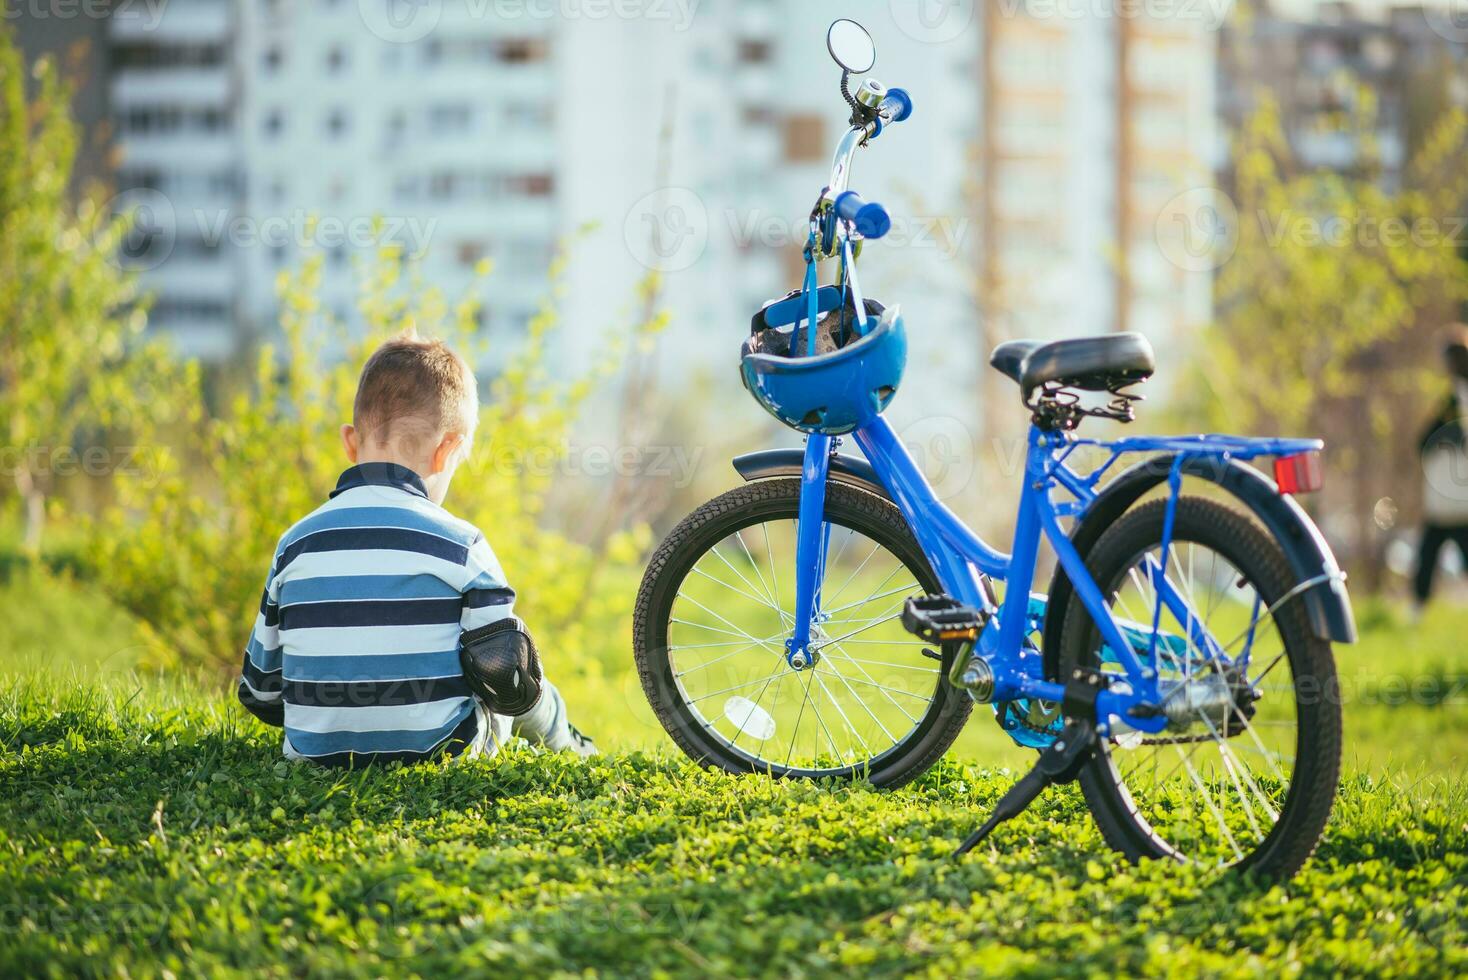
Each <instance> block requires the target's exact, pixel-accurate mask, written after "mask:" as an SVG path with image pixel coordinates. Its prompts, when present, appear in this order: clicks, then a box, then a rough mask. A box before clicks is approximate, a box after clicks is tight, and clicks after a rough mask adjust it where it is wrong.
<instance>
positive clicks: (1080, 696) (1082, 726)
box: [953, 669, 1106, 857]
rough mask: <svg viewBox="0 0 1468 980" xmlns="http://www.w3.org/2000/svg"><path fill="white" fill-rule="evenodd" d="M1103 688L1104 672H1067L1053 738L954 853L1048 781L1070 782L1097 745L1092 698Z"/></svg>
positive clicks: (1021, 808)
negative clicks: (1061, 722)
mask: <svg viewBox="0 0 1468 980" xmlns="http://www.w3.org/2000/svg"><path fill="white" fill-rule="evenodd" d="M1105 689H1106V675H1105V674H1102V673H1100V672H1098V671H1094V670H1086V669H1078V670H1076V671H1075V672H1074V673H1072V674H1071V678H1070V680H1069V681H1068V682H1067V683H1066V685H1065V697H1064V699H1063V700H1062V702H1061V712H1062V714H1063V716H1064V718H1065V727H1064V728H1062V729H1061V731H1060V734H1059V735H1057V736H1056V737H1055V741H1054V742H1052V743H1050V745H1049V746H1048V747H1047V748H1045V749H1042V750H1041V751H1040V758H1039V759H1038V760H1037V761H1036V762H1035V767H1034V768H1033V769H1031V770H1030V771H1029V772H1028V773H1026V774H1025V776H1024V777H1023V778H1022V779H1020V781H1019V782H1017V783H1015V784H1014V785H1013V786H1011V787H1010V788H1009V790H1008V792H1006V793H1005V794H1004V795H1003V796H1001V797H1000V798H999V802H998V803H996V804H995V805H994V812H993V813H992V814H990V815H989V819H988V820H986V821H984V825H983V826H982V827H980V828H979V829H978V830H976V831H974V832H973V834H971V835H970V836H969V838H968V839H967V840H965V841H964V842H963V843H962V844H960V845H959V846H958V850H956V851H954V852H953V856H954V857H958V856H959V855H961V854H967V853H968V852H969V851H971V850H973V848H974V847H975V846H976V845H978V844H979V842H980V841H982V840H983V839H984V838H986V837H988V836H989V835H990V834H991V833H993V831H994V828H995V827H998V826H999V825H1000V824H1001V823H1003V822H1004V821H1006V820H1010V819H1012V818H1014V817H1017V816H1019V815H1020V814H1021V813H1024V812H1025V810H1026V809H1028V808H1029V805H1030V804H1031V803H1033V802H1035V800H1036V799H1037V798H1038V797H1039V795H1040V794H1041V793H1043V792H1044V791H1045V790H1046V789H1047V788H1048V787H1050V786H1051V785H1053V784H1055V783H1068V782H1071V781H1072V780H1074V779H1075V778H1076V777H1077V776H1079V775H1080V772H1081V767H1082V766H1084V765H1085V764H1086V763H1087V762H1089V761H1091V759H1092V758H1093V757H1094V756H1095V754H1096V750H1097V747H1098V746H1099V734H1098V732H1097V729H1096V699H1097V698H1098V697H1099V696H1100V695H1101V692H1102V691H1103V690H1105Z"/></svg>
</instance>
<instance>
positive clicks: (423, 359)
mask: <svg viewBox="0 0 1468 980" xmlns="http://www.w3.org/2000/svg"><path fill="white" fill-rule="evenodd" d="M478 414H479V386H478V384H477V383H476V382H475V380H474V372H473V371H472V370H470V368H469V365H468V364H467V363H466V362H465V361H464V359H463V358H462V357H460V356H459V355H458V354H455V353H454V352H453V351H452V350H450V349H449V346H448V345H447V344H445V343H444V342H443V341H441V340H436V339H424V338H421V337H419V336H418V335H417V334H416V333H415V332H413V331H411V330H409V331H406V332H404V333H402V334H399V335H398V336H396V337H394V338H392V339H391V340H389V341H387V342H385V343H384V344H383V345H382V346H381V347H379V348H377V350H375V351H373V352H372V356H371V357H369V358H367V363H366V364H365V365H363V367H362V376H361V378H360V379H359V380H358V381H357V397H356V400H355V401H354V402H353V403H352V425H353V426H355V427H356V429H357V432H358V434H359V435H360V437H361V438H363V439H370V440H372V441H374V442H377V443H379V444H387V443H388V442H389V440H401V439H404V438H407V439H418V438H427V437H431V436H433V435H436V434H440V433H445V432H458V433H462V434H463V435H465V436H470V435H473V433H474V423H475V422H476V421H477V419H478Z"/></svg>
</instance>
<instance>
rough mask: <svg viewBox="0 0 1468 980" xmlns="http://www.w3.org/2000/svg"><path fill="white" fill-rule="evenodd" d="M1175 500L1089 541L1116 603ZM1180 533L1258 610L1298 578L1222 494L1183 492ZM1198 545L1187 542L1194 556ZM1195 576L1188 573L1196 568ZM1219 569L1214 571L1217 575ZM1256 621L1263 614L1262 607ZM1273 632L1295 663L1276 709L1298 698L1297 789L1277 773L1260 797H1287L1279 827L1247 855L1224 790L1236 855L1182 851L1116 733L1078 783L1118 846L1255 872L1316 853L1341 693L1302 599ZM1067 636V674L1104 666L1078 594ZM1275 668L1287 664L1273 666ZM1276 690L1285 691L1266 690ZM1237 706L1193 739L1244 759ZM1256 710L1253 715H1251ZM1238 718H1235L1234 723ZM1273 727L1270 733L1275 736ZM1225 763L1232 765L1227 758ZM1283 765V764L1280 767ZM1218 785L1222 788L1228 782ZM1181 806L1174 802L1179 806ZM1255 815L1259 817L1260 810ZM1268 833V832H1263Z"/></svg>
mask: <svg viewBox="0 0 1468 980" xmlns="http://www.w3.org/2000/svg"><path fill="white" fill-rule="evenodd" d="M1166 503H1167V502H1166V500H1154V501H1152V502H1150V503H1147V504H1143V505H1141V506H1139V507H1137V508H1135V509H1133V510H1132V511H1130V512H1128V513H1127V514H1125V515H1124V516H1123V517H1122V518H1121V519H1119V520H1118V521H1117V522H1116V523H1115V524H1113V525H1112V526H1111V527H1110V528H1108V529H1107V530H1106V531H1105V533H1103V534H1102V536H1101V537H1100V538H1099V539H1098V540H1097V542H1096V544H1095V546H1094V547H1093V548H1092V549H1091V551H1090V553H1089V555H1088V556H1087V561H1086V564H1087V567H1088V568H1089V569H1090V572H1091V576H1092V578H1093V579H1094V580H1095V582H1096V583H1097V585H1099V586H1100V587H1101V589H1102V594H1103V595H1105V596H1106V597H1107V600H1108V602H1110V603H1117V602H1121V601H1123V600H1120V599H1118V591H1119V589H1124V588H1126V583H1125V579H1126V578H1127V574H1128V572H1127V570H1128V569H1129V568H1131V567H1132V566H1133V563H1134V562H1136V561H1137V559H1138V558H1139V557H1140V556H1141V555H1142V554H1144V553H1145V552H1147V551H1148V550H1150V549H1153V548H1158V546H1160V543H1161V540H1162V529H1163V520H1164V513H1165V507H1166ZM1173 541H1174V546H1175V548H1176V546H1177V545H1180V544H1184V543H1188V542H1191V543H1192V544H1193V545H1195V546H1202V547H1203V548H1206V549H1208V550H1210V551H1212V552H1213V554H1214V555H1215V556H1222V558H1224V559H1225V560H1226V561H1227V562H1228V565H1230V566H1232V570H1233V571H1234V572H1237V573H1238V580H1237V582H1236V583H1235V584H1234V587H1236V588H1240V589H1242V588H1243V587H1244V580H1245V579H1247V580H1248V583H1249V587H1250V588H1252V590H1253V592H1254V594H1255V595H1257V597H1258V599H1259V600H1261V601H1260V602H1259V604H1258V605H1256V606H1255V607H1254V608H1255V609H1259V608H1261V607H1262V608H1263V609H1264V610H1268V609H1269V608H1271V607H1273V605H1274V604H1275V603H1276V602H1278V601H1279V599H1280V598H1281V597H1282V596H1284V595H1285V594H1286V593H1287V592H1288V591H1289V590H1290V589H1291V588H1292V587H1293V586H1294V584H1295V576H1294V575H1293V574H1292V572H1291V571H1290V567H1289V564H1288V561H1287V559H1286V558H1285V555H1284V553H1283V551H1282V550H1281V549H1280V547H1279V545H1278V544H1276V543H1275V542H1274V541H1273V540H1272V539H1271V538H1270V537H1269V536H1268V535H1267V534H1266V533H1265V532H1264V531H1263V530H1262V529H1261V528H1260V527H1259V526H1258V525H1257V524H1255V523H1254V522H1253V521H1251V520H1250V519H1248V518H1247V517H1245V516H1244V515H1242V514H1240V513H1238V512H1237V511H1234V510H1232V509H1230V508H1229V507H1226V506H1224V505H1222V504H1220V503H1217V502H1215V501H1212V500H1206V499H1202V498H1195V497H1183V498H1181V499H1180V500H1179V501H1178V506H1177V512H1176V524H1175V526H1174V530H1173ZM1191 553H1192V552H1191V550H1190V556H1191ZM1173 554H1174V555H1177V554H1178V552H1177V551H1176V550H1174V552H1173ZM1174 560H1177V559H1174ZM1226 567H1227V566H1226ZM1169 574H1171V573H1169ZM1189 575H1190V576H1191V571H1190V572H1189ZM1210 575H1211V576H1212V575H1214V573H1212V572H1210ZM1225 577H1227V576H1225ZM1132 581H1133V582H1135V581H1136V580H1135V579H1133V580H1132ZM1254 618H1255V619H1259V616H1258V613H1257V612H1256V613H1255V614H1254ZM1261 621H1262V620H1261ZM1205 625H1207V624H1205ZM1272 628H1273V630H1274V631H1275V633H1274V636H1276V637H1277V638H1278V640H1279V641H1280V644H1281V645H1282V647H1283V651H1282V654H1276V655H1274V661H1275V664H1276V665H1277V664H1279V663H1288V665H1289V669H1290V672H1291V674H1292V679H1291V682H1290V683H1289V684H1288V685H1286V684H1285V682H1284V681H1283V679H1282V678H1280V677H1278V675H1275V683H1274V684H1273V685H1272V686H1271V687H1270V688H1269V691H1268V692H1266V693H1265V698H1266V699H1268V698H1277V700H1276V702H1275V704H1274V705H1273V706H1272V707H1273V709H1274V710H1275V711H1279V712H1283V711H1285V709H1286V707H1287V702H1288V700H1289V699H1291V698H1292V699H1293V705H1294V716H1295V722H1294V732H1293V746H1294V757H1293V759H1291V760H1289V761H1290V765H1291V767H1292V769H1291V772H1290V773H1289V778H1288V787H1287V789H1284V788H1282V784H1283V783H1284V782H1285V780H1284V779H1283V778H1281V779H1278V780H1277V784H1280V785H1276V786H1275V788H1274V790H1273V793H1274V794H1276V795H1274V796H1273V797H1272V798H1271V799H1269V800H1263V798H1262V797H1261V800H1262V802H1263V803H1264V805H1263V806H1261V809H1262V810H1264V812H1265V813H1266V814H1267V813H1268V812H1269V810H1270V807H1269V806H1268V805H1267V804H1268V803H1269V802H1278V800H1279V798H1280V796H1282V797H1283V805H1282V806H1281V807H1279V808H1278V815H1277V819H1276V820H1275V822H1274V824H1273V826H1272V828H1270V829H1268V831H1267V833H1265V830H1264V828H1263V827H1262V826H1259V827H1252V826H1251V831H1252V833H1251V835H1248V836H1252V837H1253V838H1254V839H1253V840H1248V841H1246V843H1247V844H1249V845H1250V847H1251V848H1252V849H1251V850H1249V851H1248V853H1247V854H1246V855H1245V856H1243V857H1242V858H1238V857H1237V853H1238V852H1239V851H1240V850H1241V849H1242V845H1240V844H1239V843H1238V842H1237V840H1236V838H1235V837H1232V836H1230V835H1229V832H1228V824H1229V818H1230V814H1229V813H1228V812H1226V811H1225V807H1226V806H1227V805H1228V804H1229V803H1230V801H1228V800H1226V799H1224V798H1223V794H1222V792H1221V793H1220V798H1219V799H1220V803H1219V805H1218V806H1217V809H1216V810H1214V811H1213V815H1214V816H1215V818H1216V819H1217V821H1218V824H1219V825H1220V826H1221V827H1222V828H1223V829H1221V830H1220V831H1219V832H1218V837H1219V840H1220V841H1222V840H1223V839H1224V838H1227V839H1228V843H1229V845H1230V847H1229V850H1230V851H1232V852H1233V853H1231V854H1230V853H1227V852H1225V853H1224V857H1223V858H1222V859H1220V858H1219V856H1218V852H1219V851H1222V850H1223V845H1222V843H1220V844H1219V845H1218V849H1217V850H1216V851H1214V852H1213V853H1212V855H1211V857H1210V856H1209V849H1208V847H1206V846H1205V845H1204V844H1202V843H1200V844H1198V845H1197V850H1198V851H1199V852H1201V855H1202V856H1198V855H1195V854H1188V853H1185V852H1184V851H1183V849H1182V848H1179V847H1176V846H1174V843H1173V842H1172V841H1169V840H1167V839H1164V836H1163V835H1162V834H1161V833H1159V832H1158V831H1157V830H1155V829H1154V827H1153V824H1152V821H1149V819H1148V816H1147V814H1146V813H1144V812H1142V811H1148V812H1150V813H1152V814H1153V815H1154V819H1159V822H1160V821H1162V820H1167V819H1169V818H1170V816H1171V815H1170V812H1169V809H1168V806H1167V804H1155V803H1153V802H1152V801H1151V800H1150V799H1143V800H1141V801H1140V802H1139V801H1138V799H1137V798H1136V797H1134V794H1133V792H1132V790H1131V788H1129V786H1128V785H1127V783H1126V781H1125V780H1124V779H1123V776H1122V772H1121V768H1120V767H1119V766H1118V763H1117V757H1118V756H1119V755H1122V754H1123V751H1124V748H1118V747H1117V746H1118V745H1119V743H1118V740H1117V739H1116V738H1113V739H1109V740H1106V741H1105V742H1103V749H1102V751H1101V752H1100V753H1098V755H1097V757H1096V758H1095V759H1093V760H1092V761H1091V762H1090V763H1089V764H1088V765H1087V766H1086V767H1085V769H1084V770H1083V771H1082V773H1081V776H1080V783H1081V789H1082V791H1083V792H1084V793H1085V798H1086V802H1087V803H1088V804H1089V806H1090V809H1091V813H1092V815H1093V816H1094V817H1095V820H1096V825H1097V827H1098V828H1099V829H1100V831H1101V834H1102V836H1103V837H1105V839H1106V841H1107V843H1108V844H1109V845H1110V846H1111V847H1113V848H1115V849H1116V850H1118V851H1120V852H1122V853H1123V854H1125V855H1126V856H1127V857H1128V858H1129V859H1131V860H1133V861H1135V860H1139V859H1141V858H1155V857H1165V858H1172V859H1181V860H1192V859H1197V860H1199V861H1200V862H1201V863H1210V864H1215V865H1217V866H1220V867H1228V868H1232V869H1234V870H1237V871H1246V870H1247V871H1252V872H1254V873H1256V874H1259V875H1261V876H1266V877H1271V878H1287V877H1289V876H1290V875H1293V874H1294V873H1295V872H1296V871H1298V870H1299V869H1300V867H1301V865H1303V864H1304V863H1305V861H1306V860H1307V859H1308V858H1309V857H1310V855H1311V853H1312V852H1313V851H1314V850H1315V847H1316V844H1317V843H1318V842H1319V840H1320V837H1321V834H1322V833H1323V832H1324V829H1325V825H1326V821H1327V820H1328V818H1329V816H1330V811H1331V807H1332V805H1333V804H1334V801H1335V795H1336V789H1337V785H1338V782H1339V778H1340V753H1341V714H1340V704H1339V699H1337V698H1334V697H1332V696H1330V695H1331V694H1332V693H1333V692H1335V691H1336V690H1337V687H1336V672H1335V661H1334V659H1333V657H1332V654H1331V648H1330V644H1329V643H1328V642H1326V641H1323V640H1321V639H1319V638H1317V637H1316V636H1315V635H1314V633H1313V632H1312V630H1311V629H1310V625H1309V622H1308V620H1307V618H1306V615H1305V612H1304V607H1303V604H1302V603H1301V602H1299V601H1298V600H1290V601H1287V602H1285V603H1284V604H1283V605H1281V606H1280V607H1279V608H1278V609H1277V610H1276V611H1275V612H1274V613H1273V627H1272ZM1062 636H1063V638H1062V646H1061V656H1060V660H1059V663H1060V670H1061V672H1060V675H1059V676H1060V677H1066V676H1069V674H1070V672H1071V671H1072V670H1073V669H1074V668H1075V667H1076V666H1077V665H1079V664H1088V665H1095V664H1096V663H1097V661H1098V649H1099V647H1100V640H1099V634H1098V632H1097V630H1096V627H1095V625H1094V623H1093V622H1092V620H1091V616H1090V614H1089V613H1087V612H1086V610H1085V607H1084V606H1082V605H1081V602H1080V600H1079V599H1078V598H1073V599H1072V600H1071V602H1070V605H1069V608H1068V609H1067V612H1066V618H1065V626H1064V633H1063V634H1062ZM1251 636H1252V634H1251ZM1219 639H1220V642H1223V641H1224V639H1223V638H1222V637H1219ZM1271 649H1272V644H1271ZM1186 656H1188V657H1190V658H1191V657H1192V654H1191V653H1188V654H1186ZM1262 659H1263V658H1261V660H1262ZM1159 663H1161V660H1160V658H1159ZM1270 669H1271V668H1269V667H1267V666H1265V665H1264V664H1263V663H1258V664H1256V663H1255V662H1253V661H1252V660H1251V663H1250V671H1251V672H1256V673H1268V672H1269V670H1270ZM1273 669H1276V670H1277V669H1278V668H1277V666H1275V667H1274V668H1273ZM1251 680H1252V681H1253V682H1254V683H1256V684H1258V683H1261V682H1260V680H1259V679H1258V677H1257V676H1256V677H1254V678H1251ZM1275 691H1277V692H1278V694H1275V693H1269V692H1275ZM1259 704H1260V705H1261V706H1263V705H1265V704H1266V701H1265V700H1261V701H1260V702H1259ZM1228 710H1229V711H1230V712H1231V713H1230V714H1229V715H1226V716H1225V718H1224V724H1222V725H1220V726H1219V728H1218V729H1217V730H1215V729H1213V727H1212V726H1211V725H1210V726H1209V732H1208V733H1207V734H1206V735H1205V736H1198V737H1196V738H1195V739H1194V741H1201V742H1205V743H1206V742H1207V740H1210V739H1211V740H1212V745H1211V748H1214V749H1218V750H1219V751H1220V752H1225V751H1226V752H1227V753H1228V754H1229V755H1230V756H1231V757H1232V758H1233V759H1234V760H1236V761H1235V764H1237V760H1239V759H1242V758H1243V756H1242V755H1239V754H1238V753H1239V752H1240V751H1241V750H1240V749H1239V748H1238V747H1237V746H1236V744H1235V743H1234V742H1232V741H1231V740H1233V739H1238V740H1240V741H1241V742H1243V745H1244V750H1247V748H1248V746H1247V741H1244V739H1245V735H1246V734H1247V735H1252V734H1253V730H1252V729H1250V730H1248V731H1247V732H1244V731H1242V724H1241V723H1240V722H1235V721H1234V720H1233V719H1234V717H1235V716H1238V717H1239V718H1242V717H1243V716H1244V712H1240V711H1238V710H1236V709H1232V708H1231V709H1228ZM1248 714H1249V715H1251V716H1252V715H1253V711H1252V710H1251V711H1249V712H1248ZM1254 720H1255V721H1260V718H1259V717H1258V716H1254ZM1229 726H1233V727H1232V729H1230V727H1229ZM1267 735H1268V732H1267V731H1266V737H1267ZM1133 737H1134V738H1135V736H1133ZM1290 737H1291V735H1290V733H1289V732H1284V733H1281V734H1280V735H1279V736H1278V738H1279V742H1278V743H1277V744H1279V745H1280V746H1284V745H1285V744H1287V743H1288V740H1289V738H1290ZM1141 741H1142V743H1143V744H1144V745H1153V744H1155V745H1156V746H1157V748H1156V752H1157V753H1158V754H1159V755H1160V754H1162V753H1164V752H1166V751H1167V750H1169V749H1171V750H1173V751H1175V752H1177V753H1178V754H1179V755H1181V754H1183V750H1182V747H1181V746H1180V745H1178V744H1175V742H1174V743H1169V742H1166V741H1164V740H1163V739H1162V738H1161V737H1159V738H1158V739H1156V740H1155V742H1147V741H1146V740H1141ZM1220 742H1222V743H1226V744H1227V746H1228V747H1227V749H1226V750H1225V749H1222V748H1220V747H1219V743H1220ZM1134 744H1135V743H1134ZM1256 744H1257V745H1258V749H1259V750H1261V751H1259V752H1258V754H1259V755H1260V756H1261V757H1263V756H1265V755H1266V753H1265V752H1264V751H1262V750H1264V749H1265V748H1266V746H1265V745H1264V743H1263V742H1259V741H1258V740H1257V739H1256ZM1194 748H1197V746H1194ZM1189 754H1191V753H1189ZM1124 758H1130V757H1127V756H1124ZM1200 764H1201V763H1200ZM1187 765H1188V770H1189V775H1192V769H1193V765H1192V763H1191V762H1187ZM1154 766H1155V762H1154ZM1142 768H1143V766H1142V765H1141V764H1138V765H1137V766H1136V767H1134V768H1133V769H1132V770H1131V771H1132V772H1133V773H1138V771H1139V770H1141V769H1142ZM1221 768H1223V769H1227V768H1229V767H1228V765H1227V764H1226V763H1225V765H1224V766H1223V767H1221ZM1280 768H1281V767H1279V766H1276V769H1277V770H1279V769H1280ZM1156 771H1157V770H1156V769H1155V768H1154V769H1153V770H1152V775H1154V776H1155V774H1156ZM1229 775H1230V777H1231V778H1232V779H1233V781H1234V784H1235V785H1236V786H1237V787H1238V795H1239V796H1240V797H1242V798H1244V805H1245V806H1247V807H1250V808H1251V809H1252V807H1253V801H1252V800H1250V799H1248V797H1250V796H1251V795H1256V794H1257V787H1253V786H1252V785H1250V786H1249V788H1247V789H1246V788H1245V785H1246V784H1247V783H1248V777H1245V778H1243V779H1240V778H1239V777H1238V776H1237V775H1234V774H1232V773H1230V774H1229ZM1143 782H1145V778H1144V776H1143V775H1138V778H1137V782H1136V785H1140V784H1141V783H1143ZM1160 782H1161V781H1160V780H1159V783H1160ZM1218 783H1219V784H1220V785H1223V784H1224V782H1223V780H1222V779H1219V780H1218ZM1206 785H1207V784H1206V781H1205V782H1203V783H1201V784H1199V789H1204V788H1205V787H1206ZM1266 785H1269V784H1266ZM1146 792H1147V793H1157V794H1158V795H1159V796H1161V795H1162V794H1161V792H1160V791H1159V790H1158V784H1156V783H1154V784H1153V785H1151V786H1148V787H1146ZM1195 806H1196V804H1195ZM1209 806H1210V807H1213V806H1214V804H1213V803H1212V802H1210V803H1209ZM1173 808H1174V809H1175V808H1176V807H1175V804H1174V805H1173ZM1238 812H1239V808H1238V807H1234V815H1233V817H1232V819H1233V820H1234V821H1235V822H1236V821H1237V819H1238V818H1237V813H1238ZM1249 820H1250V824H1251V825H1252V824H1253V821H1254V815H1253V814H1251V815H1250V818H1249ZM1261 823H1262V819H1261ZM1182 836H1186V835H1182ZM1238 836H1239V837H1244V836H1246V835H1244V834H1239V835H1238ZM1260 836H1262V840H1260V839H1259V838H1260Z"/></svg>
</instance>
